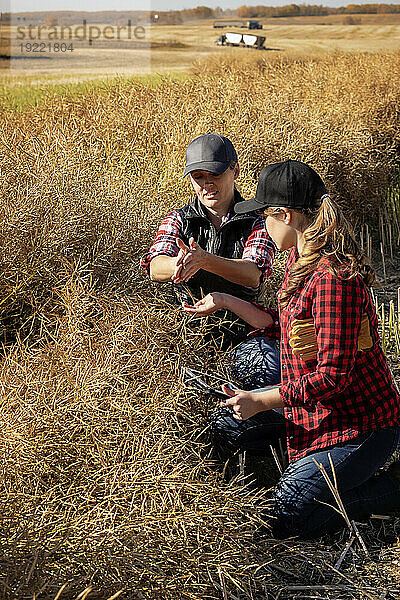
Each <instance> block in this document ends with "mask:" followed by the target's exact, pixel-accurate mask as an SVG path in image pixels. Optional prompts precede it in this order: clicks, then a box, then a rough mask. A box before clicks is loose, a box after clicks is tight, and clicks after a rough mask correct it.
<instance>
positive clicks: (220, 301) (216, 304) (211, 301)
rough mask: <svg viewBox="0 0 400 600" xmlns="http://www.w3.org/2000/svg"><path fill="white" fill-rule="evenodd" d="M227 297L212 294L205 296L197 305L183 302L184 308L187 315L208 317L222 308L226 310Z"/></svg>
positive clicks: (220, 294) (215, 293)
mask: <svg viewBox="0 0 400 600" xmlns="http://www.w3.org/2000/svg"><path fill="white" fill-rule="evenodd" d="M225 296H226V294H222V293H220V292H212V293H211V294H207V296H204V298H202V299H201V300H199V301H198V302H196V304H193V306H192V305H190V304H188V303H187V302H182V308H183V310H184V311H185V312H186V313H191V314H195V315H199V316H201V317H206V316H207V315H211V314H212V313H214V312H215V311H216V310H219V309H220V308H225Z"/></svg>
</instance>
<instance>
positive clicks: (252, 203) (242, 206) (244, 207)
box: [233, 198, 268, 215]
mask: <svg viewBox="0 0 400 600" xmlns="http://www.w3.org/2000/svg"><path fill="white" fill-rule="evenodd" d="M267 206H268V204H260V203H259V202H257V199H256V198H251V200H243V202H238V203H237V204H235V206H234V207H233V210H234V211H235V213H236V214H239V215H242V214H244V213H248V212H253V211H255V210H261V209H263V208H266V207H267Z"/></svg>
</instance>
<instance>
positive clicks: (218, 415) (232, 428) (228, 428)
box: [210, 408, 237, 448]
mask: <svg viewBox="0 0 400 600" xmlns="http://www.w3.org/2000/svg"><path fill="white" fill-rule="evenodd" d="M236 428H237V426H236V423H235V421H234V419H233V417H232V411H231V410H229V409H228V408H217V410H215V411H214V412H213V413H212V415H211V419H210V430H211V438H212V441H213V443H214V444H224V445H227V446H228V447H231V448H232V447H234V445H235V444H234V440H235V438H236V437H237V431H236Z"/></svg>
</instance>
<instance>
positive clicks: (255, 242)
mask: <svg viewBox="0 0 400 600" xmlns="http://www.w3.org/2000/svg"><path fill="white" fill-rule="evenodd" d="M275 252H276V246H275V244H274V243H273V241H272V240H271V238H270V237H269V235H268V233H267V232H266V231H265V227H264V218H263V217H259V218H258V219H256V220H255V221H254V224H253V228H252V230H251V233H250V236H249V238H248V240H247V242H246V245H245V247H244V250H243V255H242V259H243V260H248V261H250V262H254V263H255V264H256V265H257V267H258V268H259V269H260V271H261V273H262V275H261V281H260V283H261V282H262V281H263V280H264V279H265V278H266V277H268V275H270V274H271V272H272V262H273V260H274V256H275Z"/></svg>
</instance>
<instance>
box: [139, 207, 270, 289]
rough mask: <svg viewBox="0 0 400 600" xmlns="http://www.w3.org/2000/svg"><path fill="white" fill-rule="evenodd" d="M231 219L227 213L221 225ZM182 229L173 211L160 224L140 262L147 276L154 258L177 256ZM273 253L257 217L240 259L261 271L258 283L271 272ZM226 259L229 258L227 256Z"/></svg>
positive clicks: (179, 217)
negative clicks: (151, 243)
mask: <svg viewBox="0 0 400 600" xmlns="http://www.w3.org/2000/svg"><path fill="white" fill-rule="evenodd" d="M231 217H233V213H228V215H227V216H226V218H225V220H224V221H223V223H226V222H227V221H228V220H229V219H230V218H231ZM182 229H183V221H182V216H181V215H180V213H179V212H178V211H177V210H173V211H172V212H171V213H170V214H169V215H168V216H167V217H165V219H164V220H163V221H162V222H161V225H160V227H159V229H158V231H157V234H156V237H155V240H154V242H153V245H152V246H151V248H150V249H149V251H148V252H147V254H145V255H144V256H143V258H142V260H141V265H142V267H144V268H145V270H146V272H147V274H149V271H150V263H151V261H152V260H153V258H155V257H156V256H160V255H165V256H171V257H174V256H177V255H178V252H179V248H178V246H177V243H176V240H177V238H182ZM204 249H206V248H204ZM275 251H276V247H275V245H274V244H273V242H272V241H271V239H270V237H269V236H268V233H267V232H266V231H265V227H264V218H263V217H259V218H258V219H256V220H255V221H254V223H253V227H252V230H251V233H250V236H249V238H248V240H247V242H246V244H245V246H244V249H243V254H242V256H241V257H240V258H241V259H242V260H248V261H249V262H253V263H255V264H256V265H257V267H258V268H259V269H260V271H261V279H260V283H261V282H262V281H263V279H264V278H265V277H268V275H270V274H271V272H272V262H273V259H274V255H275ZM227 258H230V257H229V256H228V257H227ZM210 291H212V290H210Z"/></svg>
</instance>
